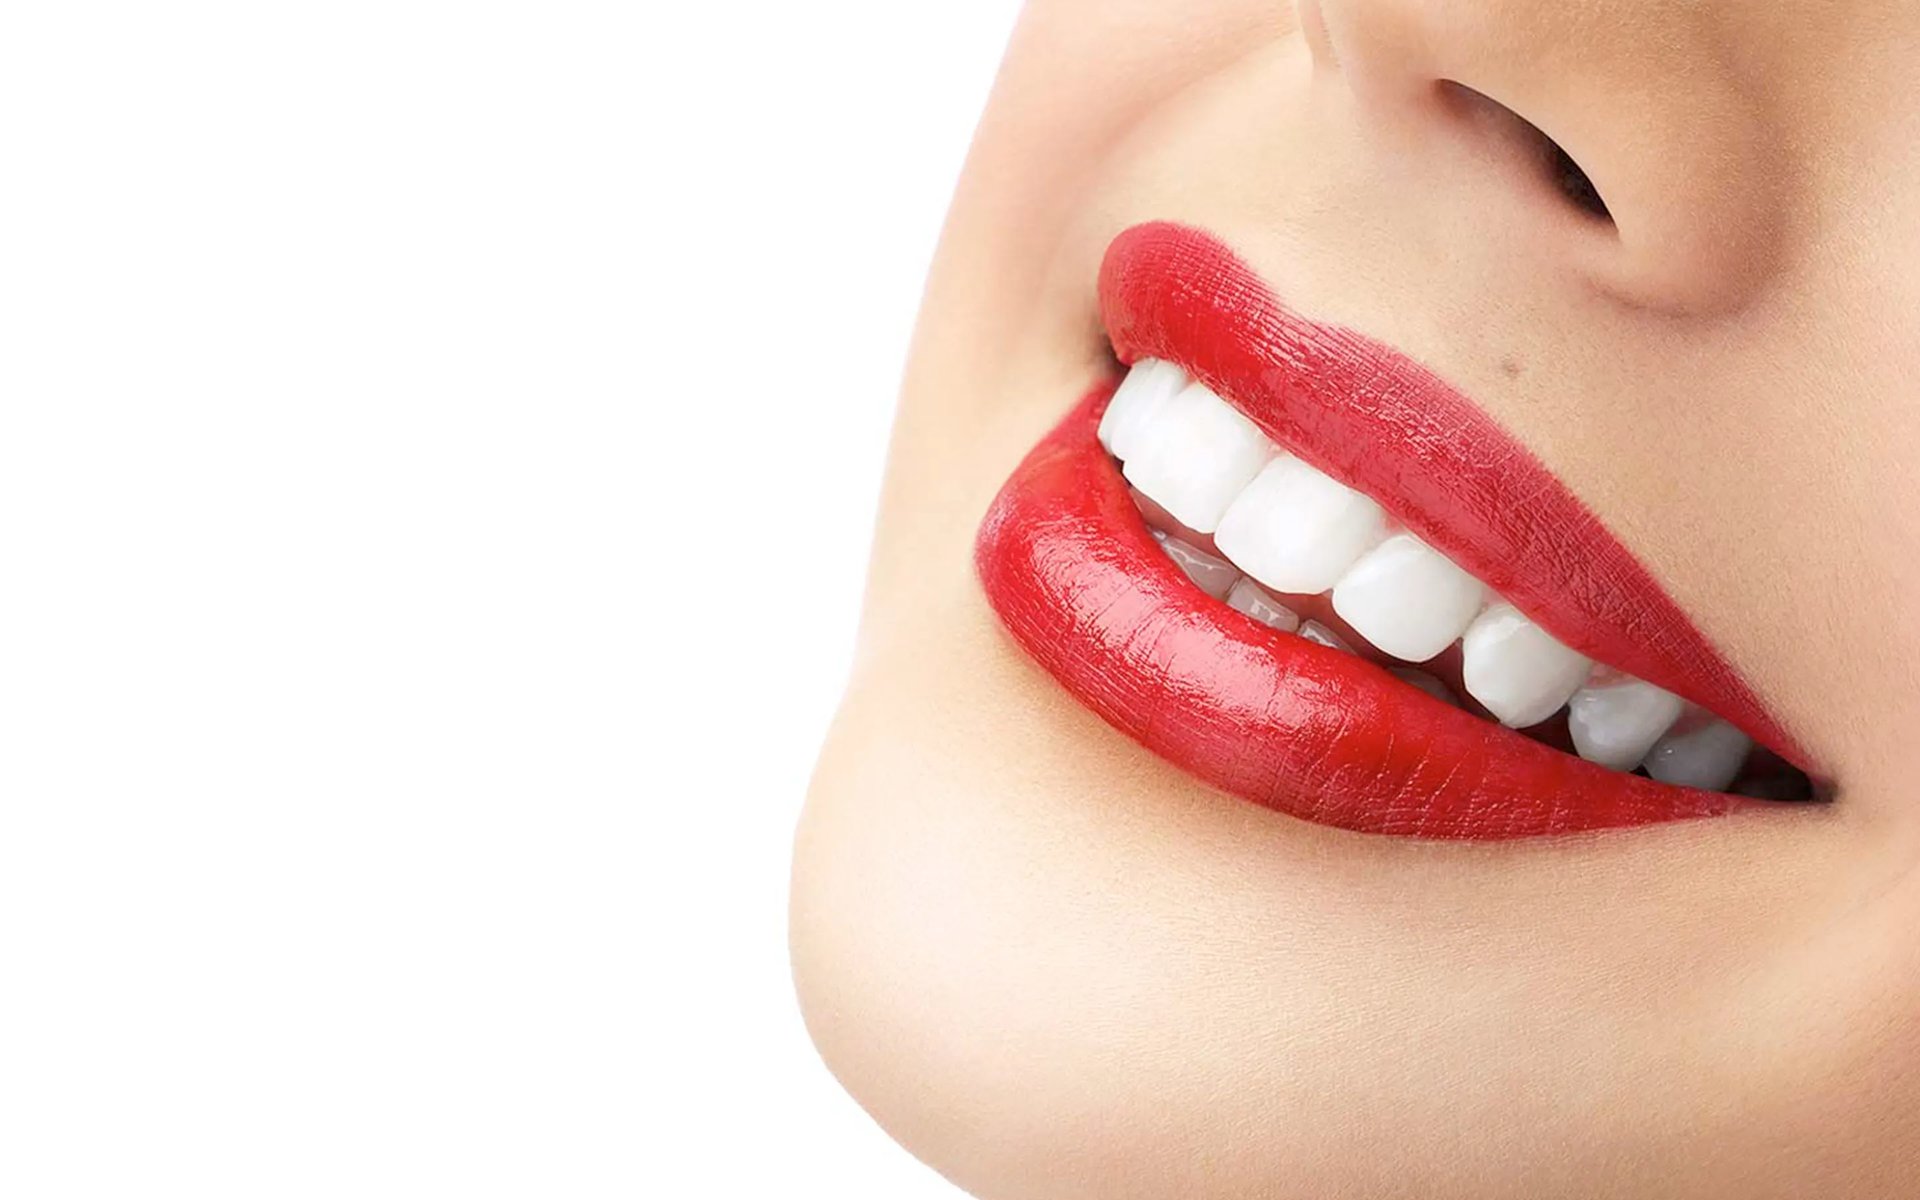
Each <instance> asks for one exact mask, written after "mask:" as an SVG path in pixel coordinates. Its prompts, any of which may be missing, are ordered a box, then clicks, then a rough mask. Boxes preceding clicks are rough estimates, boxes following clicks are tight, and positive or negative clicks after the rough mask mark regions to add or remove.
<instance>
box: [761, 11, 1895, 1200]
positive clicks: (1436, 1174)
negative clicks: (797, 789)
mask: <svg viewBox="0 0 1920 1200" xmlns="http://www.w3.org/2000/svg"><path fill="white" fill-rule="evenodd" d="M1916 69H1920V4H1901V5H1889V4H1887V3H1885V2H1884V0H1835V2H1833V3H1810V2H1808V3H1802V2H1788V0H1782V2H1780V3H1764V4H1762V3H1754V2H1752V0H1700V2H1698V3H1691V4H1676V3H1672V2H1670V0H1665V2H1663V0H1607V2H1606V3H1599V2H1587V3H1539V2H1537V0H1536V2H1532V3H1527V2H1521V0H1325V2H1324V3H1322V4H1319V5H1311V4H1309V5H1306V6H1305V7H1304V8H1303V10H1300V11H1296V10H1294V9H1292V8H1291V7H1289V6H1286V5H1282V4H1277V3H1255V2H1253V0H1180V2H1179V3H1173V2H1172V0H1032V3H1030V4H1029V6H1028V10H1027V12H1026V14H1025V15H1024V17H1023V19H1022V22H1021V24H1020V27H1019V30H1018V32H1017V34H1016V35H1015V38H1014V41H1013V44H1012V46H1011V48H1010V51H1009V54H1008V58H1007V62H1006V65H1005V68H1004V71H1003V74H1002V76H1001V78H1000V81H999V83H998V85H997V88H996V90H995V94H994V98H993V100H992V103H991V105H990V107H989V110H988V112H987V114H986V117H985V119H984V122H983V124H982V127H981V130H980V133H979V137H978V140H977V143H976V145H975V149H974V152H973V155H972V157H971V159H970V161H969V165H968V168H967V171H966V174H965V177H964V179H963V181H962V183H961V186H960V190H959V194H958V196H957V198H956V201H955V205H954V209H953V212H952V215H951V218H950V221H949V225H948V228H947V232H946V235H945V238H944V241H943V244H942V249H941V252H940V255H939V258H938V261H937V264H936V267H935V270H934V273H933V277H932V280H931V282H930V286H929V291H928V294H927V298H926V302H925V307H924V309H923V311H922V314H921V321H920V326H919V332H918V334H917V337H916V341H915V345H914V349H913V355H912V361H911V366H910V369H909V373H908V378H907V381H906V385H905V389H904V394H903V397H902V402H901V408H900V416H899V423H898V428H897V433H896V437H895V441H894V446H893V451H892V459H891V464H890V470H889V478H888V484H887V489H886V494H885V497H884V502H883V511H882V516H881V522H880V529H879V535H878V541H877V544H876V547H875V554H874V561H873V569H872V577H871V583H870V589H869V596H868V604H867V612H866V618H865V622H864V627H863V635H862V642H861V649H860V654H859V659H858V663H857V665H856V668H855V671H854V675H853V678H852V682H851V684H850V686H849V688H848V692H847V696H846V699H845V703H844V707H843V709H842V711H841V714H840V717H839V719H838V721H837V723H836V724H835V727H834V730H833V733H832V735H831V738H830V740H829V743H828V745H827V747H826V749H825V751H824V753H823V756H822V759H821V762H820V765H819V769H818V773H817V776H816V778H815V781H814V785H813V789H812V792H811V795H810V797H809V801H808V806H807V810H806V816H805V818H804V820H803V823H802V826H801V829H800V834H799V839H798V846H797V854H796V862H795V871H794V892H793V950H794V966H795V974H796V978H797V981H798V986H799V992H800V997H801V1001H802V1004H803V1007H804V1010H805V1013H806V1017H807V1021H808V1024H809V1027H810V1028H811V1030H812V1032H813V1035H814V1037H815V1039H816V1041H817V1042H818V1044H819V1047H820V1049H821V1052H822V1053H823V1054H824V1055H825V1057H826V1060H827V1062H828V1063H829V1065H830V1066H831V1067H832V1068H833V1070H834V1071H835V1072H836V1073H837V1074H838V1076H839V1077H840V1079H841V1080H842V1081H843V1082H844V1083H845V1085H846V1086H847V1087H848V1089H849V1090H851V1091H852V1093H853V1094H854V1095H855V1096H856V1097H857V1098H858V1099H859V1100H860V1102H861V1103H862V1104H864V1105H865V1106H866V1107H867V1108H868V1109H869V1110H870V1111H871V1112H872V1113H873V1114H874V1116H875V1117H876V1118H877V1119H878V1120H879V1121H880V1122H881V1123H882V1124H883V1125H884V1126H885V1127H886V1128H887V1130H888V1131H889V1132H890V1133H892V1134H893V1136H895V1137H896V1138H898V1139H899V1140H900V1141H901V1142H902V1143H903V1144H905V1145H906V1146H907V1147H908V1148H909V1149H910V1150H912V1151H913V1152H914V1153H915V1154H917V1155H919V1156H921V1157H922V1158H924V1159H925V1160H926V1161H927V1162H928V1163H930V1164H932V1165H933V1166H934V1167H936V1168H938V1169H939V1170H941V1171H942V1172H944V1173H946V1174H947V1175H948V1176H950V1177H951V1178H952V1179H954V1180H955V1181H956V1182H958V1183H959V1184H960V1185H961V1186H962V1187H964V1188H966V1189H968V1190H969V1191H972V1192H974V1193H976V1194H978V1195H980V1196H982V1197H987V1198H989V1200H1027V1198H1032V1200H1067V1198H1077V1197H1087V1198H1089V1200H1093V1198H1097V1200H1125V1198H1132V1197H1140V1198H1143V1200H1144V1198H1153V1200H1162V1198H1165V1197H1173V1196H1180V1197H1199V1198H1207V1197H1229V1196H1231V1197H1287V1198H1295V1197H1297V1198H1300V1200H1335V1198H1343V1197H1355V1198H1365V1200H1376V1198H1378V1200H1387V1198H1395V1197H1407V1198H1408V1200H1413V1198H1419V1200H1448V1198H1453V1197H1458V1198H1461V1200H1503V1198H1507V1197H1512V1198H1514V1200H1521V1198H1525V1200H1539V1198H1541V1197H1554V1198H1581V1197H1608V1198H1611V1200H1622V1198H1633V1197H1738V1198H1740V1200H1764V1198H1769V1197H1806V1196H1821V1197H1823V1198H1828V1200H1844V1198H1848V1197H1903V1198H1904V1197H1911V1196H1913V1195H1915V1194H1916V1193H1917V1192H1920V934H1916V931H1917V930H1920V873H1917V872H1916V870H1915V866H1916V854H1917V853H1920V736H1916V732H1915V731H1917V730H1920V602H1917V601H1916V600H1915V597H1916V595H1920V217H1917V216H1916V215H1915V214H1920V89H1916V88H1915V87H1914V86H1913V80H1914V78H1915V72H1916ZM1514 114H1518V116H1517V118H1516V117H1515V116H1514ZM1529 123H1530V125H1531V128H1530V127H1529ZM1536 130H1537V131H1543V132H1544V134H1545V135H1547V136H1550V137H1551V138H1552V139H1553V140H1554V141H1556V142H1558V143H1559V144H1560V145H1561V146H1562V147H1564V148H1565V150H1566V151H1567V152H1568V153H1569V154H1570V155H1571V156H1572V158H1573V159H1574V160H1575V161H1577V162H1578V163H1579V164H1580V166H1581V167H1582V168H1584V170H1585V171H1586V172H1587V173H1588V175H1589V176H1590V177H1591V178H1592V180H1593V183H1594V185H1595V187H1596V188H1597V190H1598V192H1599V194H1600V196H1601V198H1602V199H1603V200H1604V201H1605V204H1606V206H1607V208H1608V210H1609V212H1610V215H1611V221H1607V220H1605V219H1601V218H1597V217H1595V216H1593V215H1591V214H1590V213H1589V212H1587V211H1585V210H1583V209H1582V208H1581V207H1580V206H1579V205H1578V204H1577V203H1575V202H1574V201H1573V200H1571V199H1570V198H1569V197H1568V195H1567V194H1566V193H1565V192H1563V191H1562V190H1561V189H1560V188H1559V187H1557V186H1556V184H1555V180H1554V175H1553V172H1551V171H1550V170H1548V169H1546V168H1545V167H1544V166H1543V163H1544V157H1543V151H1542V145H1543V143H1542V141H1541V140H1540V139H1541V134H1540V133H1539V132H1536ZM1151 219H1169V220H1175V221H1181V222H1185V223H1189V224H1194V225H1199V226H1202V227H1204V228H1207V229H1209V230H1211V231H1212V232H1213V233H1215V234H1216V235H1218V236H1219V237H1221V238H1223V239H1224V240H1225V241H1226V242H1228V243H1229V244H1230V245H1231V246H1233V247H1234V248H1235V250H1236V251H1237V252H1238V253H1240V254H1241V255H1242V256H1243V257H1244V258H1245V259H1247V261H1248V262H1250V263H1251V264H1252V265H1253V266H1254V267H1255V268H1256V269H1258V270H1259V271H1260V272H1261V273H1262V274H1263V275H1265V276H1266V278H1267V279H1268V280H1269V281H1270V282H1271V283H1272V284H1273V285H1274V286H1275V287H1276V289H1277V290H1278V291H1279V292H1280V294H1281V295H1282V296H1283V297H1285V298H1286V299H1287V301H1288V302H1289V303H1290V304H1292V305H1293V306H1294V307H1296V308H1298V309H1299V310H1301V311H1302V312H1304V313H1306V314H1307V315H1309V316H1312V317H1316V318H1319V319H1323V320H1328V321H1333V322H1338V323H1341V324H1345V325H1349V326H1352V327H1354V328H1356V329H1359V330H1361V331H1363V332H1365V333H1366V334H1368V335H1370V336H1372V337H1375V338H1378V339H1381V340H1383V341H1386V342H1389V343H1391V344H1393V345H1395V346H1397V347H1398V348H1400V349H1401V350H1403V351H1405V352H1407V353H1408V354H1411V355H1412V356H1414V357H1415V358H1417V359H1419V360H1421V361H1422V362H1424V363H1426V364H1427V365H1429V366H1431V367H1432V368H1434V369H1435V370H1436V371H1438V372H1439V373H1440V374H1441V375H1442V376H1444V377H1446V378H1447V379H1449V380H1450V381H1451V382H1453V383H1454V384H1455V385H1456V386H1458V387H1460V388H1461V389H1463V390H1464V391H1465V392H1466V393H1467V394H1468V395H1469V396H1472V397H1473V398H1474V399H1475V400H1476V401H1477V402H1478V403H1479V404H1480V405H1482V406H1483V407H1484V408H1485V409H1486V410H1487V411H1488V412H1489V413H1490V414H1492V415H1493V416H1494V417H1495V418H1496V419H1497V420H1499V421H1500V422H1501V423H1502V424H1504V425H1505V426H1506V427H1507V428H1508V429H1510V430H1512V431H1513V432H1514V433H1515V435H1516V436H1518V437H1519V438H1520V439H1521V440H1522V441H1523V442H1525V443H1526V444H1527V445H1528V446H1529V447H1530V448H1532V449H1533V450H1534V451H1535V452H1536V453H1537V454H1538V455H1539V456H1540V458H1541V459H1542V460H1544V461H1545V462H1546V463H1547V464H1548V465H1549V466H1550V467H1551V468H1552V469H1554V470H1555V471H1556V472H1558V473H1559V474H1560V476H1561V477H1562V478H1563V479H1564V480H1565V481H1566V483H1567V484H1568V485H1569V486H1570V487H1571V488H1572V489H1573V490H1574V491H1575V492H1576V493H1578V494H1579V495H1581V496H1582V497H1583V498H1584V499H1585V500H1586V501H1587V502H1588V503H1589V504H1590V505H1591V506H1592V507H1593V508H1594V509H1595V511H1596V512H1598V513H1599V515H1600V516H1601V517H1602V519H1603V520H1605V521H1606V523H1607V524H1608V525H1609V526H1610V527H1611V528H1612V529H1613V530H1614V531H1615V532H1616V533H1617V534H1618V535H1619V537H1620V538H1621V539H1622V540H1623V541H1624V542H1625V543H1626V544H1627V545H1628V546H1629V547H1630V548H1632V549H1633V550H1634V551H1635V553H1637V554H1638V555H1639V556H1640V557H1641V559H1642V560H1643V561H1644V562H1646V563H1647V565H1648V566H1649V567H1650V568H1651V569H1652V570H1653V572H1654V573H1655V575H1656V576H1657V577H1658V578H1659V579H1660V580H1661V581H1662V582H1663V583H1664V584H1665V586H1666V587H1667V589H1668V590H1669V591H1670V592H1671V594H1672V595H1673V596H1674V597H1675V598H1676V599H1677V600H1678V601H1679V603H1680V604H1681V606H1682V607H1683V608H1684V609H1686V610H1687V611H1688V612H1689V613H1690V614H1692V615H1693V617H1694V618H1695V620H1696V621H1697V623H1698V624H1699V625H1700V626H1701V628H1702V629H1704V630H1705V631H1706V632H1707V633H1708V635H1709V636H1711V637H1712V638H1713V639H1714V640H1715V641H1716V642H1717V644H1719V645H1720V647H1721V648H1722V649H1723V650H1724V651H1725V653H1726V654H1727V656H1728V657H1729V658H1730V660H1731V661H1732V662H1733V663H1734V664H1735V666H1736V667H1737V668H1738V669H1739V670H1741V671H1742V672H1743V673H1744V674H1745V675H1746V677H1747V678H1748V679H1749V680H1750V681H1751V682H1752V683H1753V685H1754V686H1755V688H1756V689H1757V690H1758V692H1759V693H1760V695H1761V696H1762V698H1763V699H1764V701H1765V702H1766V703H1767V704H1768V705H1769V706H1770V708H1771V709H1772V711H1774V712H1775V713H1776V714H1777V715H1778V716H1779V717H1780V719H1781V720H1782V721H1783V722H1784V723H1785V724H1786V725H1787V727H1788V728H1789V729H1790V730H1792V731H1793V732H1794V734H1795V735H1796V736H1797V737H1798V738H1799V740H1800V741H1801V742H1802V743H1803V744H1804V745H1805V747H1806V748H1807V750H1808V751H1809V752H1810V753H1811V754H1813V755H1814V756H1815V757H1816V759H1817V761H1818V763H1819V765H1820V766H1821V767H1822V768H1823V769H1824V770H1825V772H1826V773H1827V774H1828V775H1830V776H1831V777H1832V779H1833V780H1834V781H1835V782H1836V785H1837V792H1836V796H1835V799H1834V802H1833V803H1832V804H1831V805H1829V806H1825V807H1819V808H1811V809H1807V808H1801V809H1791V810H1781V811H1777V812H1767V813H1764V814H1760V815H1757V816H1752V817H1741V818H1735V819H1729V820H1724V821H1708V822H1704V823H1699V824H1685V825H1674V826H1666V827H1662V828H1658V829H1653V830H1647V831H1638V832H1630V833H1624V834H1611V835H1605V836H1598V837H1588V838H1580V839H1575V840H1560V841H1548V842H1529V843H1522V844H1513V845H1497V846H1495V845H1481V846H1474V845H1468V846H1460V845H1434V844H1422V843H1414V842H1407V841H1397V840H1390V839H1382V838H1369V837H1364V836H1358V835H1352V834H1346V833H1341V832H1338V831H1333V830H1328V829H1323V828H1319V827H1315V826H1311V825H1306V824H1302V823H1300V822H1298V821H1294V820H1291V819H1289V818H1286V817H1282V816H1279V815H1276V814H1273V813H1269V812H1265V811H1263V810H1260V809H1257V808H1255V807H1253V806H1251V805H1248V804H1245V803H1243V802H1240V801H1236V800H1233V799H1230V798H1226V797H1223V796H1221V795H1219V794H1217V793H1215V792H1212V791H1210V790H1209V789H1208V788H1206V787H1205V786H1203V785H1201V784H1199V783H1197V782H1195V781H1194V780H1192V779H1191V778H1189V777H1187V776H1185V775H1183V774H1182V773H1180V772H1179V771H1177V770H1176V769H1174V768H1172V767H1170V766H1168V765H1166V764H1165V763H1162V762H1160V761H1159V760H1157V759H1155V758H1154V757H1152V756H1151V755H1150V754H1148V753H1147V752H1146V751H1144V750H1142V749H1140V748H1139V747H1137V746H1135V745H1134V744H1133V743H1131V742H1129V741H1127V740H1126V739H1124V738H1122V737H1121V736H1119V735H1118V734H1116V733H1114V732H1112V731H1111V730H1109V729H1108V728H1107V727H1106V726H1105V725H1103V724H1102V723H1101V722H1100V721H1099V720H1098V719H1097V718H1095V717H1094V716H1092V715H1091V714H1089V713H1088V712H1086V711H1085V710H1083V709H1081V708H1080V707H1078V706H1077V705H1076V704H1075V703H1074V702H1073V701H1072V700H1070V699H1069V698H1068V697H1067V696H1066V695H1065V694H1064V693H1063V692H1062V691H1061V690H1060V689H1059V688H1058V687H1057V686H1056V685H1055V684H1054V683H1053V681H1052V680H1051V679H1049V678H1048V677H1046V676H1045V675H1043V674H1042V673H1041V672H1040V671H1039V670H1038V669H1037V668H1035V667H1034V666H1033V665H1032V664H1030V663H1029V662H1028V661H1027V660H1026V659H1025V658H1023V657H1022V656H1021V655H1020V653H1019V652H1018V651H1017V650H1016V649H1015V647H1014V646H1013V644H1012V643H1011V641H1010V640H1009V639H1008V638H1007V636H1006V635H1005V634H1004V632H1003V631H1002V630H1001V629H1000V627H999V625H998V624H997V622H996V621H995V619H994V617H993V615H992V614H991V612H990V611H989V610H988V608H987V606H986V603H985V601H984V600H983V599H982V596H981V593H980V589H979V586H978V584H977V583H976V581H975V580H974V578H973V575H972V569H971V565H970V562H971V560H970V552H971V547H972V542H973V538H974V535H975V532H976V529H977V526H978V523H979V520H980V517H981V515H982V514H983V513H984V512H985V510H986V508H987V506H988V504H989V502H990V501H991V500H992V498H993V496H994V494H995V492H996V491H997V490H998V488H999V487H1000V485H1001V484H1002V483H1003V482H1004V481H1005V480H1006V478H1007V476H1008V475H1009V473H1010V472H1011V471H1012V469H1013V468H1014V466H1015V465H1016V464H1017V463H1018V462H1019V460H1020V459H1021V457H1022V456H1023V455H1024V454H1025V453H1026V451H1027V450H1028V449H1030V448H1031V447H1032V446H1033V444H1034V443H1035V442H1036V441H1038V440H1039V438H1040V437H1041V436H1042V435H1043V433H1044V432H1045V431H1046V430H1047V429H1048V427H1049V426H1051V425H1052V424H1053V423H1054V422H1055V421H1056V420H1057V419H1058V418H1059V417H1060V415H1061V414H1062V413H1064V412H1065V411H1066V410H1067V409H1068V408H1069V407H1070V406H1071V405H1072V404H1073V403H1074V402H1075V401H1076V400H1078V399H1079V398H1080V396H1081V395H1082V394H1083V393H1084V392H1085V390H1086V389H1087V387H1088V386H1089V385H1090V384H1091V383H1092V382H1093V381H1095V380H1096V379H1097V378H1099V377H1100V375H1101V373H1102V372H1103V371H1105V370H1107V369H1108V368H1107V366H1106V363H1105V349H1104V343H1103V340H1102V336H1101V332H1100V328H1099V322H1098V311H1097V307H1096V303H1095V291H1094V284H1095V277H1096V271H1097V268H1098V265H1099V263H1100V260H1101V256H1102V254H1103V253H1104V251H1105V248H1106V246H1107V244H1108V242H1109V241H1110V240H1111V239H1112V238H1113V236H1114V235H1115V234H1116V233H1118V232H1119V231H1120V230H1122V229H1124V228H1126V227H1128V226H1129V225H1132V224H1134V223H1136V222H1140V221H1144V220H1151Z"/></svg>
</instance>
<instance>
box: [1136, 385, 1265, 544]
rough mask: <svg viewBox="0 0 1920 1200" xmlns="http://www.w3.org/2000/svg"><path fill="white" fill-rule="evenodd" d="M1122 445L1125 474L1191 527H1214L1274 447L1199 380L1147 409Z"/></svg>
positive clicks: (1202, 530) (1208, 529) (1203, 530)
mask: <svg viewBox="0 0 1920 1200" xmlns="http://www.w3.org/2000/svg"><path fill="white" fill-rule="evenodd" d="M1128 442H1133V443H1135V445H1133V446H1132V447H1129V446H1128ZM1121 446H1122V449H1129V448H1130V449H1131V452H1132V457H1130V458H1128V459H1127V460H1126V461H1127V466H1126V471H1125V475H1126V477H1127V480H1128V482H1130V483H1132V484H1133V486H1134V487H1137V488H1139V489H1140V490H1141V491H1142V492H1144V493H1146V495H1147V496H1148V497H1149V498H1150V499H1151V500H1153V502H1154V503H1156V504H1158V505H1159V506H1160V507H1161V508H1164V509H1166V510H1167V512H1168V513H1169V514H1171V515H1172V517H1173V519H1174V520H1176V521H1178V522H1180V523H1181V524H1182V525H1185V526H1186V527H1187V528H1188V529H1191V530H1193V531H1194V532H1195V533H1212V532H1213V531H1214V527H1215V526H1217V525H1219V524H1220V514H1221V513H1223V512H1225V511H1227V505H1229V504H1231V503H1232V502H1233V498H1234V497H1235V496H1238V495H1239V494H1240V492H1241V489H1243V488H1245V487H1246V486H1247V484H1248V483H1249V482H1250V481H1251V480H1252V479H1253V477H1254V476H1256V475H1258V474H1259V473H1260V468H1262V467H1264V466H1266V465H1267V460H1269V459H1271V458H1272V457H1273V456H1274V454H1275V450H1274V448H1273V443H1271V442H1269V441H1267V438H1266V435H1265V434H1263V433H1261V432H1260V430H1259V428H1258V427H1257V426H1255V425H1254V423H1253V422H1252V421H1249V420H1247V419H1246V418H1245V417H1244V416H1241V415H1240V413H1239V412H1238V411H1237V410H1236V409H1235V408H1234V407H1233V406H1232V405H1230V404H1228V403H1227V402H1226V401H1225V400H1222V399H1221V398H1220V397H1218V396H1216V395H1214V394H1213V392H1212V391H1211V390H1209V389H1208V388H1207V386H1206V385H1205V384H1202V383H1190V384H1188V385H1187V386H1186V387H1184V388H1182V389H1181V390H1180V392H1179V393H1178V394H1177V395H1175V396H1174V397H1173V399H1171V400H1169V401H1167V402H1166V403H1165V404H1164V405H1162V406H1160V407H1159V408H1158V409H1155V410H1154V411H1153V412H1151V413H1148V414H1146V415H1145V416H1144V417H1143V418H1142V419H1141V422H1140V425H1139V426H1138V427H1137V428H1136V429H1134V430H1133V431H1132V432H1131V434H1129V435H1128V436H1127V437H1125V438H1122V439H1121Z"/></svg>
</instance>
